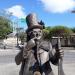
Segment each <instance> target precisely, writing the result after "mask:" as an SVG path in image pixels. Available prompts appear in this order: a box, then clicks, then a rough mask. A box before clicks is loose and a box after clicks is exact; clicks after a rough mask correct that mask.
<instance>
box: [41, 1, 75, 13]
mask: <svg viewBox="0 0 75 75" xmlns="http://www.w3.org/2000/svg"><path fill="white" fill-rule="evenodd" d="M40 1H41V2H42V4H43V5H44V8H45V10H47V11H49V12H53V13H63V12H66V11H70V10H72V9H74V8H75V0H40Z"/></svg>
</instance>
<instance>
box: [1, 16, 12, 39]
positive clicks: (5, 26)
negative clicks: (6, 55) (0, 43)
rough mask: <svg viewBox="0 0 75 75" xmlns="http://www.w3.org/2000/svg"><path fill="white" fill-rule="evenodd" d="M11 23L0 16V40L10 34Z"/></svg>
mask: <svg viewBox="0 0 75 75" xmlns="http://www.w3.org/2000/svg"><path fill="white" fill-rule="evenodd" d="M11 25H12V22H11V21H10V20H9V19H7V18H6V17H3V16H0V39H4V38H6V37H7V35H8V34H9V33H11V32H12V30H13V28H12V26H11Z"/></svg>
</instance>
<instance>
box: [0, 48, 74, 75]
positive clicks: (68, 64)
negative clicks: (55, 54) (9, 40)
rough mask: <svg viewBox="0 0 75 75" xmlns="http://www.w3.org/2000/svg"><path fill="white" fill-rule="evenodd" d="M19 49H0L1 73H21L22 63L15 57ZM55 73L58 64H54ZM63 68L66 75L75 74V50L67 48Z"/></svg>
mask: <svg viewBox="0 0 75 75" xmlns="http://www.w3.org/2000/svg"><path fill="white" fill-rule="evenodd" d="M18 52H19V51H18V50H17V49H15V48H14V50H13V49H6V50H2V49H1V50H0V75H19V70H20V65H19V66H17V65H16V64H15V62H14V57H15V55H16V54H17V53H18ZM52 68H53V71H54V73H55V75H57V72H58V71H57V69H58V67H57V66H54V65H52ZM63 69H64V73H65V75H75V51H74V50H69V51H67V50H65V54H64V61H63Z"/></svg>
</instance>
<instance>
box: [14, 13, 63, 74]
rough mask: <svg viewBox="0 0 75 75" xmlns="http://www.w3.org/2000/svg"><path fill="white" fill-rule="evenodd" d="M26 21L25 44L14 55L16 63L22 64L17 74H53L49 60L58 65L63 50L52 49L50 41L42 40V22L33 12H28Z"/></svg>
mask: <svg viewBox="0 0 75 75" xmlns="http://www.w3.org/2000/svg"><path fill="white" fill-rule="evenodd" d="M26 22H27V25H28V29H27V30H26V33H27V44H26V46H25V47H24V49H23V50H21V52H20V53H18V55H17V56H16V57H15V61H16V64H17V65H19V64H20V63H21V64H22V65H21V70H20V73H19V75H54V74H53V71H52V68H51V66H50V62H51V63H52V64H54V65H58V61H59V59H60V57H63V51H62V50H61V49H60V50H57V49H56V50H55V51H54V50H53V49H52V44H51V42H50V41H46V40H43V38H42V37H43V34H42V30H43V29H44V28H45V27H44V25H43V24H44V23H43V22H42V21H41V22H38V20H37V18H36V14H35V13H31V14H29V15H28V16H27V17H26Z"/></svg>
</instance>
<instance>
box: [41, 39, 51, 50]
mask: <svg viewBox="0 0 75 75" xmlns="http://www.w3.org/2000/svg"><path fill="white" fill-rule="evenodd" d="M40 48H43V49H44V50H46V51H49V50H50V49H52V44H51V42H50V41H45V40H44V41H41V43H40Z"/></svg>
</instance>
